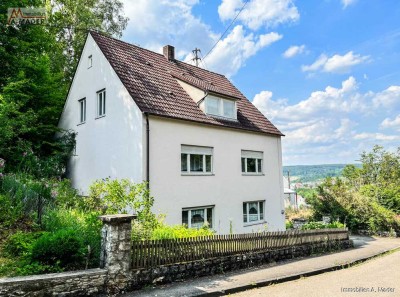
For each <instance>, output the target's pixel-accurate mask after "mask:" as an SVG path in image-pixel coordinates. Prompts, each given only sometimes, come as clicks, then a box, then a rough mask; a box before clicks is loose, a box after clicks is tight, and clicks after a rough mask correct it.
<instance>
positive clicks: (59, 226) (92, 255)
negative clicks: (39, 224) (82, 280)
mask: <svg viewBox="0 0 400 297" xmlns="http://www.w3.org/2000/svg"><path fill="white" fill-rule="evenodd" d="M98 215H99V214H98V213H96V212H86V213H85V212H83V211H80V210H77V209H62V208H59V209H56V210H52V211H50V212H49V213H48V214H47V215H46V216H45V217H44V218H43V227H44V230H46V231H48V232H57V231H60V230H72V231H75V232H76V233H78V234H79V236H80V238H81V240H82V242H83V245H84V247H85V249H84V251H83V252H84V258H85V261H86V265H87V266H88V267H98V265H99V257H100V245H101V234H100V231H101V227H102V223H101V221H100V220H99V219H98Z"/></svg>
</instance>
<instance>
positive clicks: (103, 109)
mask: <svg viewBox="0 0 400 297" xmlns="http://www.w3.org/2000/svg"><path fill="white" fill-rule="evenodd" d="M100 95H102V96H100ZM100 97H101V99H100ZM106 98H107V96H106V89H101V90H100V91H97V92H96V119H98V118H102V117H105V116H106V105H107V100H106ZM100 101H103V102H102V105H101V106H100ZM100 109H101V112H100Z"/></svg>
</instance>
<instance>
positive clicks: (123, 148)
mask: <svg viewBox="0 0 400 297" xmlns="http://www.w3.org/2000/svg"><path fill="white" fill-rule="evenodd" d="M89 56H92V67H90V68H89V67H88V62H89V61H88V58H89ZM102 89H105V90H106V114H105V116H104V117H100V118H98V117H97V116H96V108H97V106H96V105H97V104H96V103H97V102H96V101H97V98H96V97H97V92H98V91H99V90H102ZM82 98H86V121H85V123H82V124H80V123H79V119H80V118H79V117H80V112H79V100H80V99H82ZM59 127H60V128H63V129H67V130H73V131H75V132H76V133H77V136H76V151H75V156H73V157H72V158H71V160H70V164H69V166H68V175H69V177H70V178H71V180H72V185H73V187H74V188H76V189H78V190H79V191H80V192H81V193H82V194H86V193H87V191H88V188H89V186H90V184H91V183H92V182H93V181H95V180H97V179H103V178H107V177H111V178H118V179H120V178H129V179H131V180H133V181H135V182H142V181H143V180H144V179H145V177H144V175H145V172H144V171H143V168H144V163H143V162H144V153H143V152H144V146H143V144H144V143H145V141H144V137H145V135H144V132H143V131H144V130H143V129H144V125H143V115H142V113H141V111H140V110H139V108H138V107H137V105H136V103H135V102H134V100H132V98H131V96H130V95H129V93H128V91H127V90H126V88H125V87H124V85H123V84H122V83H121V81H120V80H119V78H118V77H117V75H116V73H115V71H114V70H113V68H112V67H111V65H110V63H109V62H108V61H107V59H106V58H105V57H104V55H103V53H102V52H101V50H100V49H99V48H98V46H97V44H96V43H95V41H94V40H93V38H92V37H91V36H90V34H89V36H88V39H87V41H86V44H85V47H84V50H83V52H82V55H81V59H80V62H79V65H78V68H77V70H76V73H75V77H74V80H73V82H72V85H71V88H70V91H69V94H68V97H67V101H66V104H65V106H64V110H63V113H62V115H61V119H60V122H59Z"/></svg>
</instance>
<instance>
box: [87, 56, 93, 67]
mask: <svg viewBox="0 0 400 297" xmlns="http://www.w3.org/2000/svg"><path fill="white" fill-rule="evenodd" d="M92 66H93V59H92V55H90V56H89V57H88V68H90V67H92Z"/></svg>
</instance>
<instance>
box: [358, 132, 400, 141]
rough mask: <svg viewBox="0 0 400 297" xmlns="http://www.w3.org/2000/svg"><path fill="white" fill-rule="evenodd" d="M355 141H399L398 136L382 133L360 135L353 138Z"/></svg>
mask: <svg viewBox="0 0 400 297" xmlns="http://www.w3.org/2000/svg"><path fill="white" fill-rule="evenodd" d="M354 139H357V140H379V141H393V140H400V136H399V135H386V134H382V133H366V132H364V133H360V134H357V135H355V136H354Z"/></svg>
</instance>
